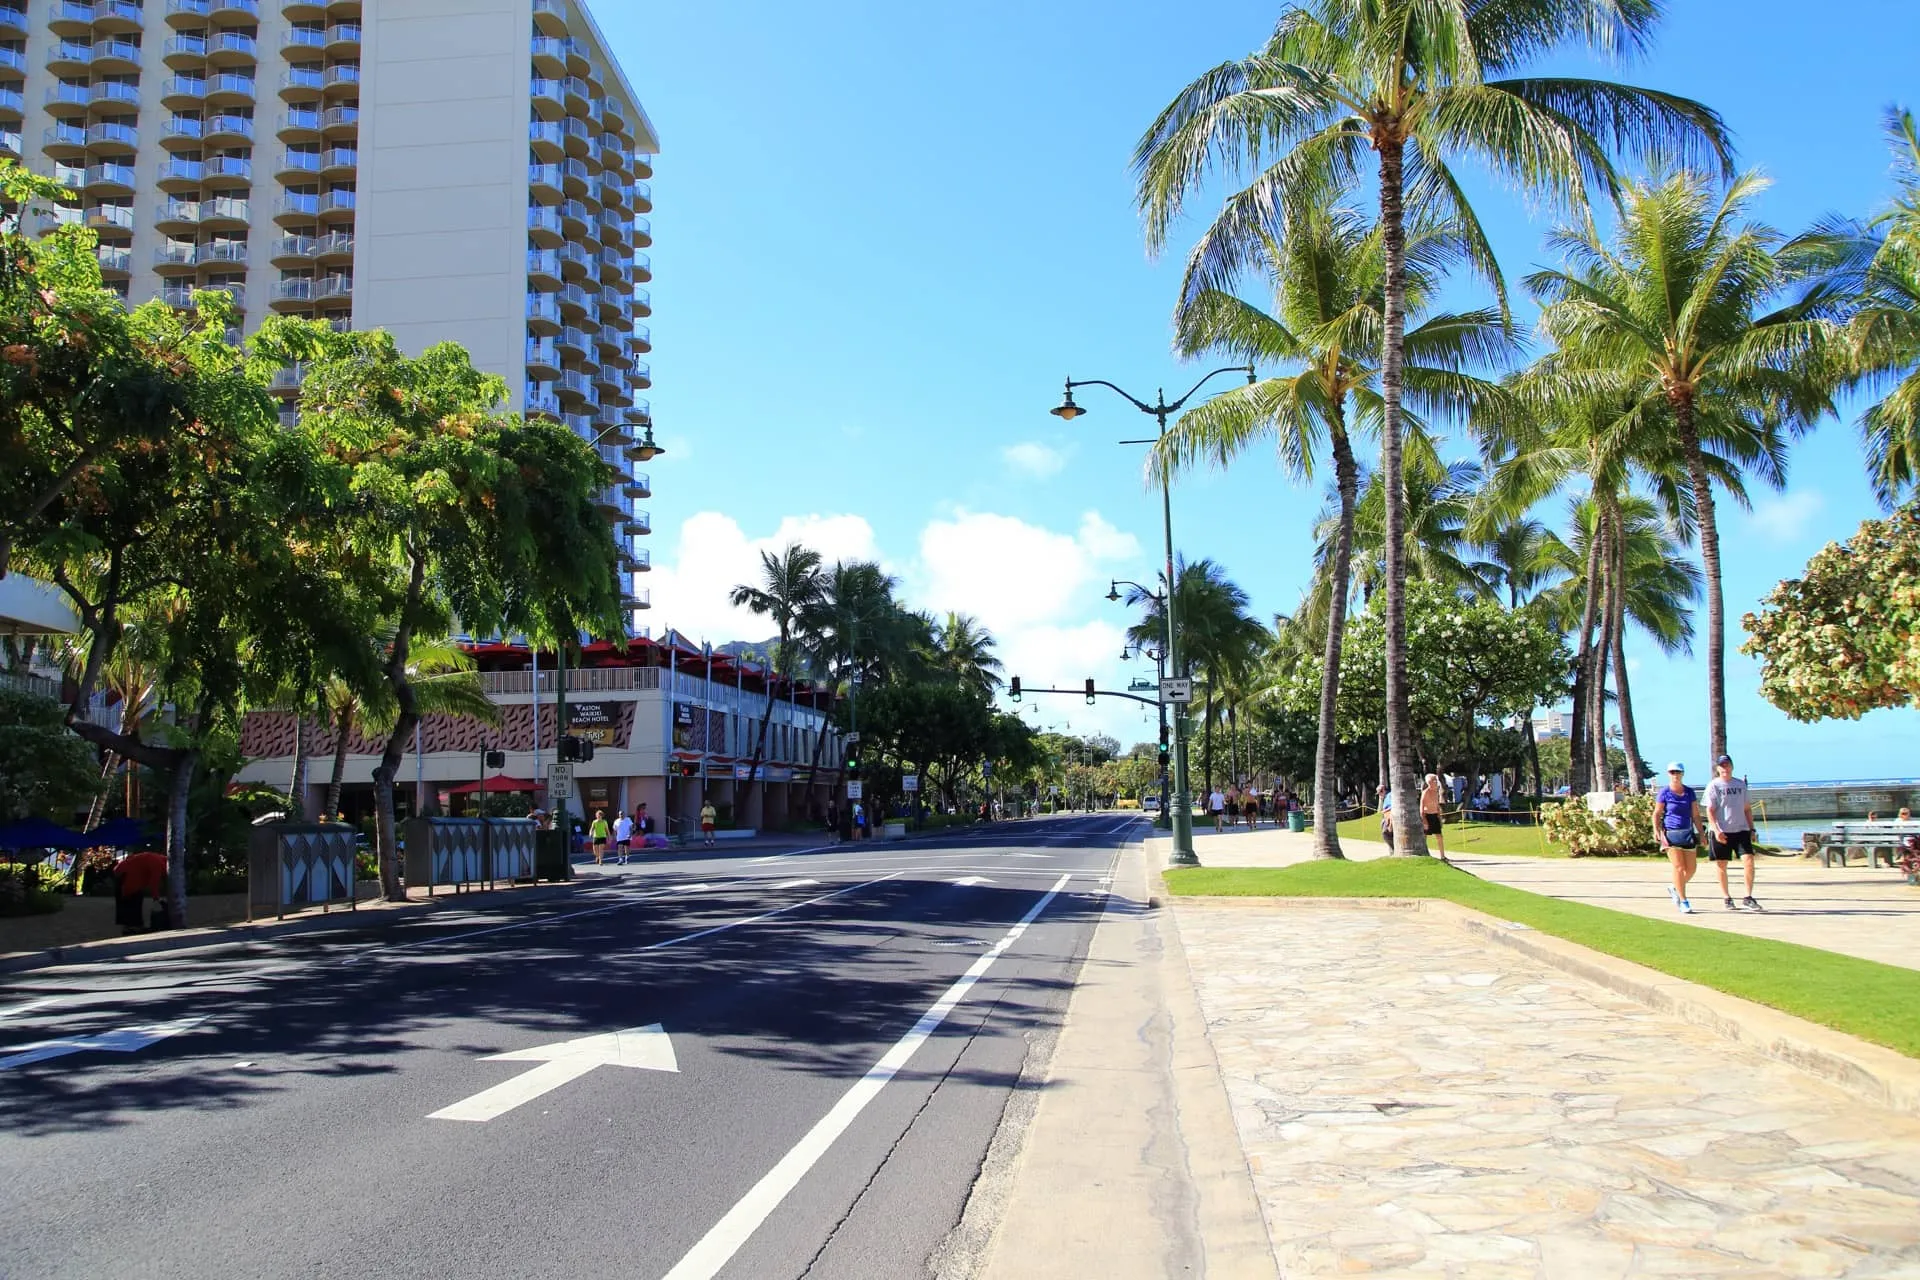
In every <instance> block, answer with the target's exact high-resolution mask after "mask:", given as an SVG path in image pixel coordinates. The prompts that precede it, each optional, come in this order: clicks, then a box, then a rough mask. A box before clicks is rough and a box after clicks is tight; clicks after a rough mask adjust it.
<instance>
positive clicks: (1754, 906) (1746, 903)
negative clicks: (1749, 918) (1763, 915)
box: [1727, 896, 1766, 911]
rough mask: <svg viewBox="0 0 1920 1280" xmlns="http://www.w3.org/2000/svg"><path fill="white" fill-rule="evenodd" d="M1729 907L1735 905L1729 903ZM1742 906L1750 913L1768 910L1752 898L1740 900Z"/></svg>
mask: <svg viewBox="0 0 1920 1280" xmlns="http://www.w3.org/2000/svg"><path fill="white" fill-rule="evenodd" d="M1727 905H1728V906H1732V905H1733V904H1732V903H1728V904H1727ZM1740 905H1741V906H1743V907H1745V908H1746V909H1747V910H1749V911H1765V910H1766V908H1765V907H1763V906H1761V905H1760V904H1759V903H1758V902H1755V901H1754V900H1753V898H1752V897H1751V896H1748V897H1745V898H1742V899H1740Z"/></svg>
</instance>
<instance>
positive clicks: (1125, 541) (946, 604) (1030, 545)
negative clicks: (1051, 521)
mask: <svg viewBox="0 0 1920 1280" xmlns="http://www.w3.org/2000/svg"><path fill="white" fill-rule="evenodd" d="M1139 554H1140V544H1139V541H1138V540H1137V539H1135V538H1134V537H1133V535H1131V534H1127V533H1122V532H1120V531H1119V530H1118V529H1115V528H1114V527H1113V526H1112V525H1110V524H1108V523H1107V522H1106V521H1105V520H1103V519H1101V518H1100V515H1099V513H1098V512H1093V511H1089V512H1088V513H1087V514H1086V515H1085V517H1083V518H1082V520H1081V523H1080V530H1079V532H1078V534H1077V535H1075V534H1065V533H1059V532H1056V531H1054V530H1052V529H1047V528H1043V527H1042V526H1040V525H1035V524H1028V523H1027V522H1026V521H1024V520H1020V519H1017V518H1016V517H1014V516H1003V515H994V514H992V513H989V512H972V511H959V512H956V513H955V514H954V515H953V516H952V517H951V518H949V519H944V520H935V521H932V522H931V523H929V524H928V525H927V527H926V528H925V529H924V530H923V531H922V532H921V534H920V563H919V565H918V567H917V571H916V573H915V574H914V575H913V586H914V588H915V589H914V591H913V595H914V597H915V599H916V600H917V601H919V602H920V603H922V604H923V605H924V606H925V607H927V608H930V609H940V610H946V609H953V610H956V611H958V612H960V613H970V614H972V615H974V616H975V617H976V618H978V619H980V621H981V622H983V623H985V624H986V625H987V627H988V628H989V629H991V630H992V631H993V632H994V633H995V634H996V635H1000V634H1002V633H1007V632H1012V631H1014V630H1016V629H1019V628H1023V627H1032V626H1038V625H1041V624H1045V623H1056V622H1060V621H1063V620H1065V619H1067V618H1070V617H1072V616H1074V615H1076V614H1079V613H1080V612H1082V611H1083V610H1084V609H1085V608H1086V607H1087V605H1088V604H1089V603H1091V601H1092V600H1094V599H1097V598H1098V597H1099V596H1101V595H1104V594H1105V592H1104V591H1099V590H1096V587H1097V585H1098V583H1100V582H1102V581H1104V580H1105V579H1104V578H1103V577H1102V576H1101V575H1102V573H1103V571H1104V569H1105V568H1108V567H1112V566H1115V565H1118V564H1122V563H1124V562H1125V561H1127V560H1129V559H1131V558H1133V557H1136V556H1138V555H1139ZM1115 652H1116V653H1117V652H1119V650H1118V648H1117V647H1116V648H1115Z"/></svg>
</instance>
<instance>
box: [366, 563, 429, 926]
mask: <svg viewBox="0 0 1920 1280" xmlns="http://www.w3.org/2000/svg"><path fill="white" fill-rule="evenodd" d="M426 573H427V560H426V556H425V554H424V553H422V552H419V551H416V552H414V555H413V573H412V576H411V580H410V581H409V582H408V584H407V595H406V602H405V603H404V604H403V605H402V606H401V612H400V625H399V627H397V628H396V629H395V631H394V635H393V648H392V650H391V652H389V653H388V655H387V669H386V677H387V685H388V687H390V688H391V689H392V690H393V701H394V704H395V705H396V706H397V707H399V709H400V714H399V716H398V718H396V719H395V720H394V722H393V730H392V732H390V733H388V734H387V745H386V749H385V750H383V751H382V752H381V753H380V763H379V764H376V765H375V766H374V767H373V797H374V815H373V817H374V823H375V828H374V831H375V837H376V838H375V841H374V843H375V847H376V848H377V849H378V851H379V857H380V889H381V893H382V894H383V895H384V896H385V898H386V900H387V901H388V902H405V901H406V894H405V892H404V891H403V890H402V889H401V888H400V844H399V833H398V832H397V831H396V830H395V827H394V818H393V780H394V778H395V777H396V776H397V775H398V774H399V772H400V761H401V759H402V757H404V756H405V755H406V749H407V743H408V742H409V741H410V740H411V739H412V737H413V726H414V725H415V724H417V723H419V720H420V704H419V699H418V697H417V696H416V695H415V692H414V688H413V681H412V679H411V678H409V676H408V674H407V660H408V658H409V656H410V654H411V650H412V645H413V619H414V616H415V613H416V611H417V610H418V609H419V607H420V595H421V590H422V588H423V586H424V584H425V582H426Z"/></svg>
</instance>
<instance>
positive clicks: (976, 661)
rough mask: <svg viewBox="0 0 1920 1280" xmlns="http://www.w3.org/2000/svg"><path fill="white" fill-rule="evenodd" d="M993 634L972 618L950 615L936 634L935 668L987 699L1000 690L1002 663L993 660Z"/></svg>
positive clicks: (932, 658)
mask: <svg viewBox="0 0 1920 1280" xmlns="http://www.w3.org/2000/svg"><path fill="white" fill-rule="evenodd" d="M993 648H994V639H993V633H992V632H991V631H988V630H987V629H986V628H985V627H983V626H981V625H980V622H979V620H978V619H976V618H974V617H973V616H972V615H970V614H965V613H952V612H949V613H948V614H947V618H946V621H945V622H943V623H941V624H940V625H939V626H938V627H937V628H934V629H933V631H932V645H931V653H930V657H931V661H932V665H933V666H934V668H935V669H936V670H938V671H941V672H943V673H945V674H947V675H949V676H952V677H953V678H955V679H957V680H958V681H959V682H960V683H961V684H962V685H963V686H964V687H966V688H968V689H971V690H973V691H974V692H975V693H977V694H979V695H980V696H981V697H983V698H990V697H992V696H993V691H994V690H996V689H998V688H999V687H1000V670H1001V668H1000V659H998V658H996V657H994V656H993Z"/></svg>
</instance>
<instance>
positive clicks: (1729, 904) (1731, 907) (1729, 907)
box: [1727, 898, 1740, 911]
mask: <svg viewBox="0 0 1920 1280" xmlns="http://www.w3.org/2000/svg"><path fill="white" fill-rule="evenodd" d="M1739 909H1740V908H1738V907H1736V906H1734V905H1733V899H1732V898H1728V899H1727V910H1729V911H1738V910H1739Z"/></svg>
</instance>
